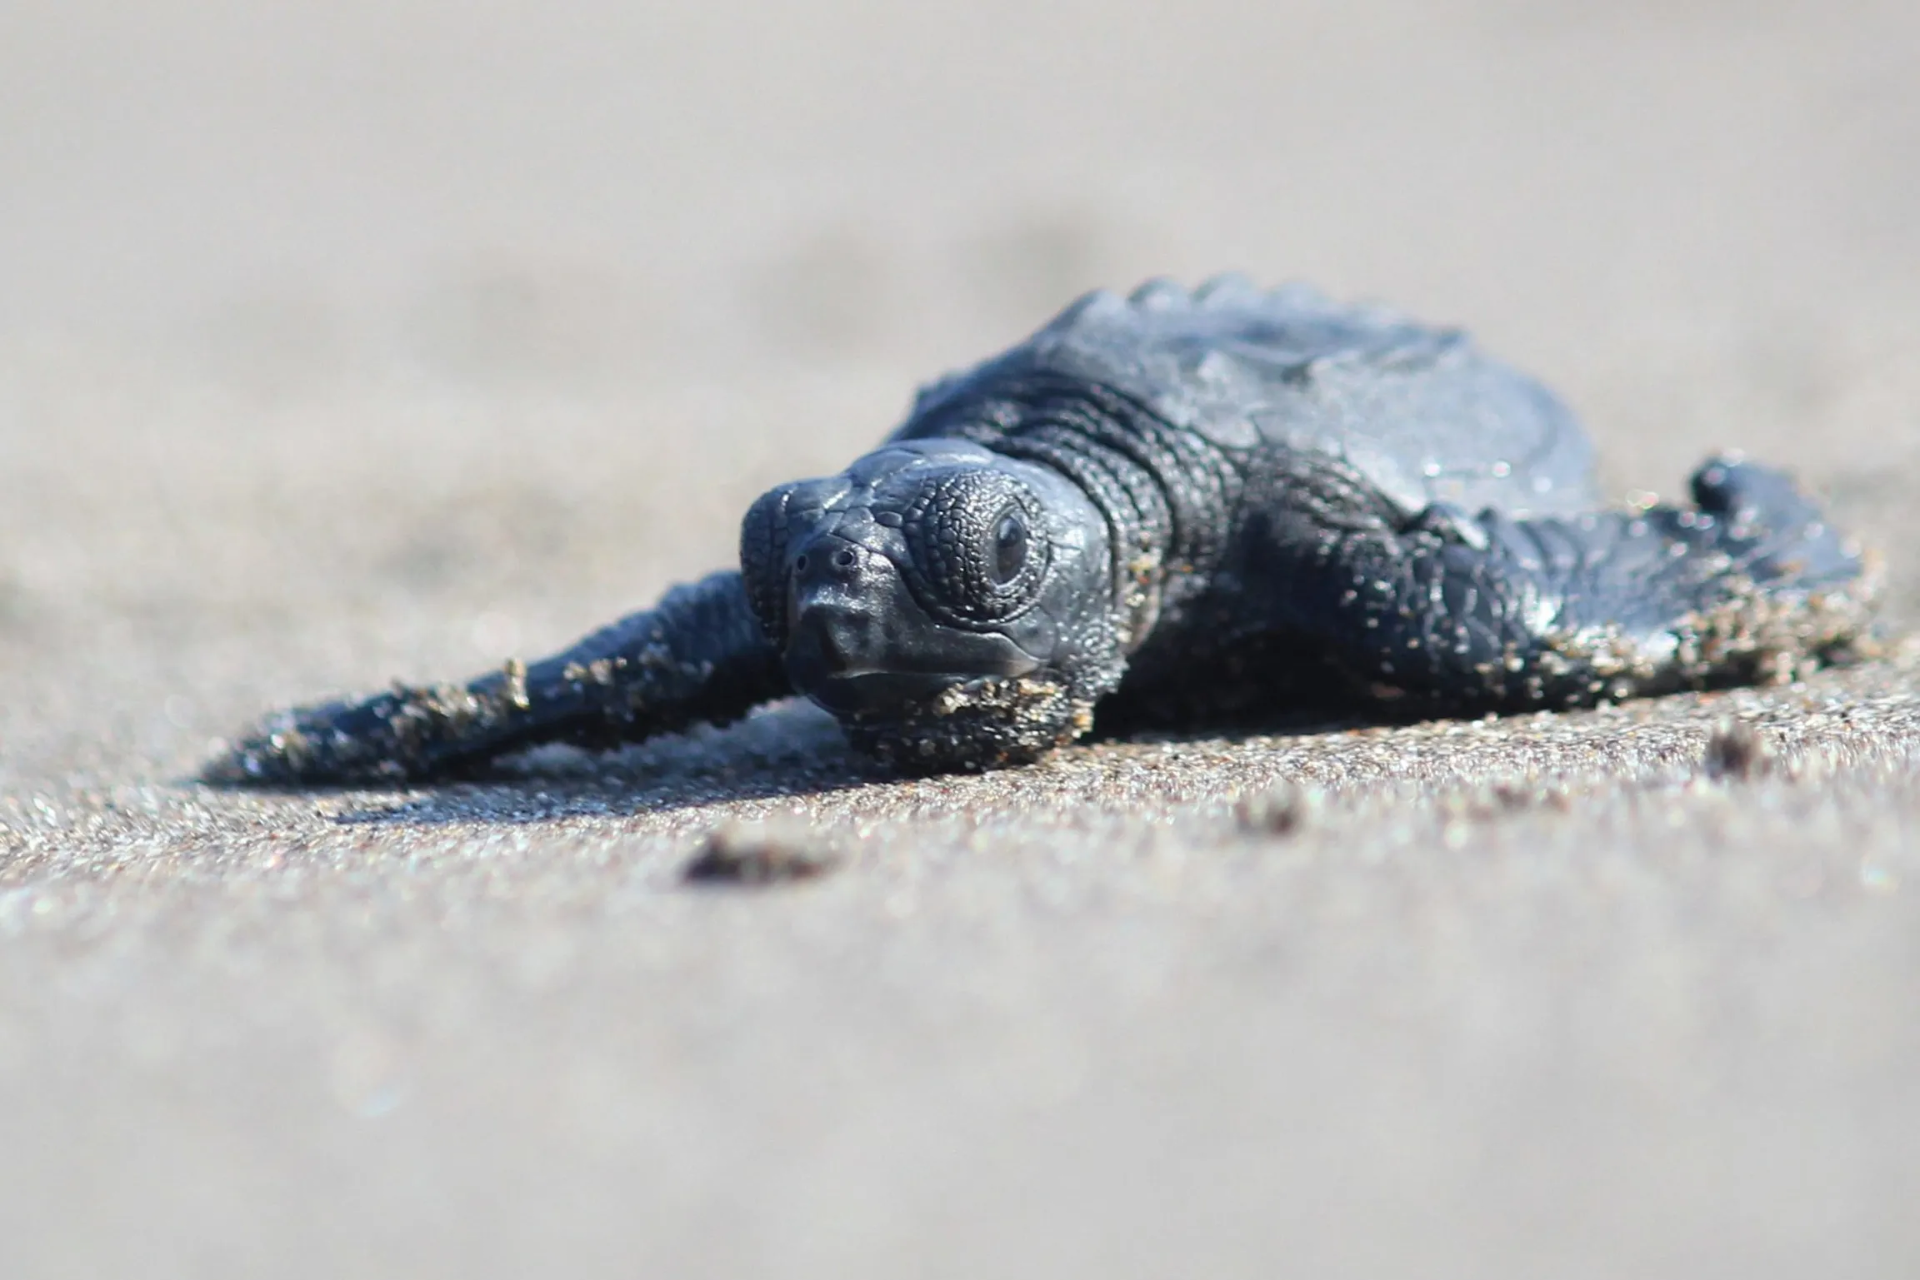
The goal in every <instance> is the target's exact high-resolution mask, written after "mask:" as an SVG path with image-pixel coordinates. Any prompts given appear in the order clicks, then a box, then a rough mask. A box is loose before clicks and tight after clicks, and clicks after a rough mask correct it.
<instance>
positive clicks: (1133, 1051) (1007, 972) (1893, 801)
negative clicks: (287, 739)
mask: <svg viewBox="0 0 1920 1280" xmlns="http://www.w3.org/2000/svg"><path fill="white" fill-rule="evenodd" d="M16 8H17V9H18V12H15V13H12V14H9V15H8V16H7V17H6V18H5V19H4V20H3V21H0V85H5V86H7V87H6V89H5V90H4V91H0V281H5V285H4V290H3V291H0V685H3V687H4V689H5V694H6V696H5V697H4V698H3V699H0V1274H4V1275H6V1276H8V1277H41V1276H47V1277H51V1276H68V1275H73V1276H80V1275H138V1276H143V1277H155V1278H158V1277H170V1276H181V1277H188V1276H191V1277H216V1276H236V1277H238V1276H259V1275H273V1276H283V1277H303V1276H316V1277H318V1276H337V1275H356V1276H408V1277H438V1276H446V1277H455V1276H458V1277H462V1278H463V1280H471V1278H474V1277H492V1276H502V1277H505V1276H523V1275H527V1276H563V1275H564V1276H599V1275H608V1276H616V1275H617V1276H632V1275H651V1276H675V1275H728V1276H758V1275H768V1276H772V1275H781V1276H794V1275H802V1276H823V1277H827V1276H830V1277H867V1276H871V1277H898V1276H906V1275H913V1276H929V1277H933V1276H943V1277H944V1276H954V1277H961V1276H966V1277H974V1276H987V1275H996V1276H998V1275H1009V1276H1035V1277H1067V1276H1096V1275H1097V1276H1103V1277H1129V1276H1140V1277H1148V1276H1168V1275H1193V1276H1208V1277H1227V1276H1249V1277H1252V1276H1260V1277H1269V1276H1276V1275H1299V1276H1308V1277H1344V1276H1369V1277H1371V1276H1409V1277H1412V1276H1419V1277H1423V1278H1431V1277H1455V1276H1457V1277H1461V1278H1463V1280H1467V1278H1472V1280H1485V1278H1486V1277H1493V1276H1513V1277H1536V1276H1543V1275H1552V1276H1561V1277H1581V1276H1593V1277H1601V1276H1623V1275H1630V1276H1647V1277H1665V1276H1673V1277H1682V1276H1684V1277H1687V1278H1688V1280H1699V1278H1701V1277H1711V1276H1722V1275H1724V1276H1728V1277H1734V1276H1738V1277H1741V1278H1742V1280H1755V1278H1757V1277H1770V1276H1781V1277H1789V1276H1793V1277H1798V1276H1807V1275H1820V1276H1824V1277H1856V1276H1857V1277H1891V1276H1901V1275H1910V1274H1915V1273H1916V1272H1920V1225H1916V1223H1920V1218H1917V1217H1916V1215H1915V1213H1914V1212H1913V1206H1915V1205H1916V1204H1920V1157H1917V1156H1916V1154H1915V1153H1916V1152H1920V840H1917V839H1916V837H1915V833H1916V832H1920V772H1917V771H1916V770H1917V769H1920V648H1916V647H1915V646H1914V645H1913V644H1911V643H1909V642H1908V641H1907V640H1906V639H1905V637H1906V635H1907V634H1908V632H1909V631H1910V630H1911V629H1912V628H1913V625H1914V624H1915V622H1916V621H1920V555H1917V554H1916V553H1915V551H1914V548H1915V546H1916V545H1920V505H1916V504H1915V503H1914V502H1913V500H1912V497H1911V491H1912V489H1913V487H1914V486H1915V485H1916V484H1920V289H1917V288H1916V282H1917V281H1920V87H1917V86H1920V81H1917V80H1916V79H1915V77H1914V76H1913V74H1912V70H1913V58H1914V50H1915V49H1916V47H1920V10H1914V9H1913V8H1912V7H1911V6H1905V5H1897V4H1893V3H1885V4H1878V5H1875V4H1857V5H1847V4H1838V5H1836V4H1827V5H1822V6H1814V5H1811V4H1807V5H1801V4H1792V3H1784V2H1783V3H1773V4H1764V5H1731V4H1723V3H1716V2H1711V0H1709V2H1704V3H1698V4H1694V5H1690V6H1686V7H1684V8H1683V9H1674V8H1671V7H1661V6H1656V5H1648V4H1640V3H1631V4H1624V5H1614V6H1610V7H1604V8H1601V7H1595V6H1590V5H1577V4H1572V3H1565V4H1559V3H1548V4H1538V5H1534V4H1521V3H1518V2H1517V0H1445V2H1443V3H1435V4H1414V3H1411V0H1407V2H1405V3H1386V4H1378V5H1365V6H1354V5H1344V6H1342V5H1333V4H1321V3H1311V2H1309V0H1288V2H1287V3H1282V4H1276V5H1271V6H1265V7H1260V6H1241V5H1234V4H1229V3H1226V2H1225V0H1199V2H1198V3H1193V4H1188V5H1183V6H1174V5H1170V4H1168V5H1162V4H1155V3H1148V2H1146V0H1126V2H1125V3H1108V4H1103V5H1094V4H1090V3H1086V4H1081V3H1045V4H1040V5H1014V4H1011V3H1002V2H1001V0H985V2H982V3H975V4H969V5H958V4H933V5H923V6H912V7H903V6H881V5H874V4H866V3H855V2H854V0H812V2H811V3H809V4H807V5H804V6H778V5H772V4H763V5H749V4H743V3H726V4H718V5H710V6H705V7H702V8H700V9H698V10H697V11H696V10H693V9H691V8H688V9H686V10H684V11H683V10H679V9H673V8H669V7H666V6H650V5H639V6H616V5H613V4H609V3H600V2H598V0H595V2H594V3H588V4H585V5H581V6H576V7H574V8H572V9H570V10H567V11H566V12H565V13H563V14H556V13H554V12H552V11H551V10H550V9H549V8H547V7H544V6H536V5H532V4H527V3H520V2H518V0H511V2H507V3H501V4H497V5H490V6H483V7H481V8H480V9H471V8H467V9H463V8H458V7H455V6H452V5H446V4H441V3H429V2H428V0H403V2H401V3H396V4H386V5H377V6H376V5H372V4H357V3H356V4H344V5H341V4H335V5H321V4H300V5H294V6H280V7H273V8H271V10H269V9H268V8H260V9H259V10H258V11H253V10H249V9H247V8H245V7H242V6H215V7H211V8H210V7H207V6H196V5H188V4H185V3H183V2H181V0H163V2H162V3H156V4H150V5H147V6H142V7H140V8H139V10H138V12H137V13H136V12H133V11H129V10H125V9H123V8H122V7H120V6H110V5H107V4H105V3H94V2H91V0H89V2H88V3H80V4H61V5H55V4H52V3H35V2H32V0H30V2H29V3H27V4H26V5H24V6H16ZM1228 267H1233V268H1240V269H1244V270H1247V271H1249V272H1251V273H1253V274H1255V275H1257V276H1259V277H1261V278H1264V279H1268V280H1274V281H1279V280H1286V279H1295V278H1300V279H1308V280H1312V281H1314V282H1316V283H1318V284H1320V285H1321V286H1322V287H1324V288H1326V289H1328V290H1329V291H1331V292H1334V293H1336V294H1338V295H1341V296H1346V297H1364V298H1380V299H1387V300H1390V301H1392V302H1393V303H1395V304H1396V305H1399V306H1402V307H1404V308H1406V309H1407V310H1409V311H1411V312H1413V313H1415V314H1417V315H1420V316H1422V317H1424V318H1427V319H1431V320H1434V321H1439V322H1447V323H1459V324H1464V325H1466V326H1468V327H1469V328H1471V329H1472V330H1473V331H1474V332H1475V333H1476V335H1477V336H1478V337H1479V339H1480V340H1481V341H1482V343H1483V344H1484V345H1486V346H1487V347H1488V348H1490V349H1492V350H1494V351H1496V352H1498V353H1500V354H1501V355H1502V356H1504V357H1506V358H1508V359H1510V360H1512V361H1513V362H1515V363H1517V364H1520V365H1522V366H1524V367H1526V368H1528V369H1531V370H1533V371H1535V372H1537V373H1539V374H1540V375H1541V376H1542V377H1543V378H1544V379H1546V380H1547V381H1548V382H1549V383H1551V384H1552V385H1553V386H1554V387H1555V388H1557V389H1558V390H1560V391H1561V392H1562V393H1563V394H1564V395H1565V396H1566V398H1567V399H1568V400H1569V401H1570V402H1571V403H1572V404H1573V405H1574V406H1575V407H1576V409H1577V410H1578V411H1579V412H1580V413H1581V415H1582V416H1583V417H1584V418H1585V419H1586V421H1587V422H1588V423H1589V425H1590V427H1591V428H1592V431H1593V434H1594V437H1595V439H1596V441H1597V443H1598V445H1599V449H1600V452H1601V454H1602V456H1603V458H1604V460H1605V468H1606V470H1605V474H1606V477H1607V485H1608V489H1609V491H1610V492H1612V493H1614V494H1616V495H1618V496H1619V497H1621V498H1623V499H1624V498H1625V497H1626V496H1627V495H1628V494H1629V493H1630V492H1634V491H1640V490H1654V491H1658V492H1660V493H1663V494H1666V495H1669V496H1672V495H1675V494H1678V493H1679V492H1681V484H1682V480H1683V478H1684V476H1685V474H1686V473H1687V471H1688V470H1689V469H1690V468H1691V466H1692V465H1693V464H1694V463H1695V462H1696V461H1698V460H1699V459H1701V458H1703V457H1704V456H1706V455H1707V454H1708V453H1709V452H1711V451H1712V450H1714V449H1716V448H1722V447H1739V448H1744V449H1746V450H1747V451H1749V452H1750V453H1752V454H1753V455H1754V456H1756V457H1761V458H1764V459H1766V460H1768V461H1771V462H1775V463H1779V464H1781V465H1785V466H1788V467H1790V468H1792V469H1793V470H1794V471H1795V473H1796V474H1797V475H1798V476H1800V477H1801V478H1802V479H1803V480H1804V481H1805V482H1806V483H1807V484H1808V485H1810V486H1811V487H1813V488H1814V489H1815V490H1817V491H1818V492H1820V493H1821V494H1822V495H1823V496H1824V497H1825V498H1826V499H1827V501H1828V502H1829V503H1830V505H1831V508H1832V511H1833V514H1834V518H1835V519H1836V520H1837V521H1839V522H1840V523H1841V524H1843V525H1844V526H1845V527H1847V528H1848V529H1850V530H1853V531H1855V532H1857V533H1858V535H1859V536H1860V537H1861V538H1862V539H1863V540H1864V541H1865V542H1866V543H1867V544H1868V545H1869V546H1871V547H1873V548H1875V549H1876V551H1877V553H1878V555H1879V556H1880V559H1881V563H1882V565H1883V568H1884V572H1885V580H1886V588H1885V605H1884V609H1883V613H1884V619H1885V625H1884V639H1885V644H1884V652H1883V653H1882V655H1881V656H1879V657H1877V658H1875V659H1873V660H1871V661H1867V662H1865V663H1863V664H1861V665H1858V666H1854V667H1851V668H1848V669H1845V670H1833V671H1828V672H1824V673H1822V674H1820V675H1819V676H1817V677H1815V678H1813V679H1810V680H1809V681H1807V682H1806V683H1804V684H1801V685H1794V686H1790V687H1778V688H1769V689H1759V690H1740V691H1733V692H1727V693H1719V694H1702V695H1685V696H1679V697H1674V698H1669V699H1663V700H1658V701H1650V702H1642V703H1630V704H1626V705H1622V706H1619V707H1611V708H1603V709H1600V710H1597V711H1592V712H1583V713H1578V714H1564V715H1541V716H1525V717H1515V718H1509V719H1504V720H1488V721H1476V722H1471V723H1450V722H1442V723H1432V724H1422V725H1412V726H1398V727H1370V726H1364V725H1361V726H1351V725H1348V726H1331V727H1326V728H1318V729H1306V730H1301V729H1299V728H1297V727H1296V728H1289V729H1287V730H1286V731H1284V732H1280V731H1276V732H1272V733H1267V734H1246V733H1237V734H1234V735H1230V736H1208V735H1205V734H1196V735H1184V736H1170V737H1153V738H1148V739H1140V740H1129V741H1100V742H1096V743H1092V744H1090V745H1084V746H1078V747H1074V748H1072V749H1069V750H1066V751H1063V752H1061V753H1059V754H1058V755H1057V756H1056V757H1054V758H1052V759H1050V760H1048V761H1046V762H1044V763H1042V764H1040V765H1037V766H1034V767H1030V768H1025V769H1018V770H1012V771H1007V772H1004V773H998V774H993V775H990V776H982V777H951V778H937V779H931V780H923V781H900V780H897V779H893V778H890V777H887V776H886V775H884V774H883V773H881V772H880V771H879V770H878V769H877V768H876V767H874V766H872V765H870V764H869V763H867V762H865V761H864V760H862V759H861V758H859V757H857V756H855V755H853V754H852V753H850V752H849V751H848V750H847V748H846V747H845V745H844V744H843V743H842V741H841V739H840V737H839V734H838V731H837V729H836V728H835V726H834V725H833V723H832V721H831V720H829V719H827V718H826V717H825V716H824V715H822V714H821V713H819V712H817V711H815V710H813V709H811V708H809V707H806V706H804V705H783V706H778V707H774V708H771V709H769V710H768V711H766V712H764V713H762V714H759V715H756V716H755V717H753V718H751V719H749V720H748V721H746V722H745V723H742V724H739V725H735V726H732V727H730V728H727V729H721V730H701V731H698V732H695V733H692V734H689V735H685V736H680V737H670V738H663V739H660V740H658V741H655V742H651V743H648V744H644V745H641V746H637V747H634V748H631V749H628V750H625V751H621V752H618V753H614V754H612V755H608V756H601V757H595V756H588V755H585V754H581V753H578V752H574V751H571V750H566V749H558V748H555V749H548V750H543V751H540V752H537V753H534V754H532V755H529V756H526V757H523V758H521V759H518V760H515V761H512V762H509V763H508V764H506V765H504V766H502V767H501V768H500V769H499V770H498V771H497V772H496V773H494V774H492V775H490V776H488V777H487V778H485V779H484V780H481V781H477V782H464V783H458V784H452V785H447V786H443V787H427V788H419V789H411V790H368V791H337V790H329V791H315V792H301V793H247V792H235V791H228V790H216V789H211V788H207V787H204V786H201V785H199V784H197V783H196V782H195V781H194V775H195V772H196V770H197V769H198V768H199V767H200V765H201V764H202V762H204V761H205V760H206V759H207V758H208V757H209V756H210V754H212V753H213V752H215V751H216V750H217V749H218V746H219V743H220V741H221V740H222V739H223V738H224V737H226V736H227V735H230V734H233V733H236V732H237V731H239V730H240V729H242V728H244V727H245V726H246V725H247V724H248V723H249V722H250V721H252V720H253V719H254V718H256V717H257V716H259V715H260V714H262V713H264V712H266V711H268V710H269V709H272V708H274V707H277V706H282V705H285V704H287V703H289V702H293V701H298V700H310V699H312V698H314V697H316V696H319V695H325V694H330V693H339V692H349V691H364V690H371V689H376V688H379V687H381V686H382V685H384V684H386V683H387V682H388V681H390V680H393V679H395V678H401V679H408V680H422V679H437V678H446V677H452V676H461V675H469V674H473V673H476V672H478V671H481V670H484V669H487V668H489V667H492V666H494V665H496V664H498V663H499V662H501V661H502V660H503V659H505V658H506V657H508V656H510V655H521V656H536V655H539V654H541V653H544V652H547V651H550V650H552V649H554V648H557V647H558V646H560V645H562V644H565V643H567V642H568V641H570V640H572V639H573V638H574V637H575V636H577V635H579V634H581V633H583V632H584V631H586V630H588V629H590V628H591V627H593V626H596V625H598V624H599V623H602V622H604V621H607V620H609V619H611V618H612V617H614V616H616V615H618V614H620V613H623V612H625V611H628V610H630V609H633V608H636V607H639V606H641V605H643V604H646V603H648V602H650V601H651V600H652V599H654V598H655V597H656V596H657V595H658V593H659V592H660V591H662V590H663V589H664V588H665V587H666V586H668V585H669V584H671V583H673V582H676V581H681V580H686V579H691V578H694V577H696V576H699V575H700V574H702V573H704V572H706V571H708V570H709V569H712V568H717V567H720V566H722V565H724V564H726V563H727V562H728V561H729V559H730V557H731V556H732V554H733V546H734V540H735V536H736V530H737V523H738V520H739V517H740V514H741V513H742V512H743V511H744V509H745V508H746V506H747V504H748V503H749V502H750V501H751V500H752V498H753V497H754V496H755V495H756V494H758V493H759V492H761V491H762V490H763V489H764V488H766V487H767V486H769V485H770V484H772V483H775V482H778V481H781V480H785V479H791V478H794V477H797V476H801V475H813V474H821V473H824V472H831V471H833V470H837V469H838V468H839V467H840V466H841V465H842V464H844V463H845V462H846V461H848V460H849V459H851V458H852V457H854V456H856V455H857V454H859V453H860V452H862V451H864V450H865V449H866V448H868V447H869V446H870V445H871V444H873V443H874V442H875V441H876V440H878V439H879V438H880V437H881V436H882V435H884V434H885V433H886V432H887V431H888V430H889V429H890V428H891V427H892V426H893V425H894V423H896V422H897V421H898V420H899V417H900V416H901V414H902V412H903V411H904V409H905V407H906V405H907V403H908V401H909V399H910V397H911V394H912V391H913V389H914V387H915V385H916V384H917V383H919V382H921V381H924V380H926V379H928V378H931V377H933V376H935V375H936V374H938V373H940V372H942V371H944V370H946V369H949V368H952V367H954V366H957V365H961V364H964V363H967V362H969V361H971V360H974V359H976V358H978V357H981V356H984V355H986V354H989V353H990V352H992V351H994V350H996V349H997V348H999V347H1001V346H1004V345H1007V344H1008V343H1010V342H1012V341H1014V340H1016V339H1017V338H1019V337H1020V336H1022V335H1023V334H1024V333H1026V332H1027V331H1029V330H1030V329H1032V328H1033V327H1034V326H1035V325H1037V324H1038V323H1040V322H1041V321H1043V320H1044V319H1046V318H1047V317H1048V316H1049V315H1050V314H1051V313H1052V312H1053V311H1054V310H1056V309H1057V308H1058V307H1059V306H1061V305H1063V304H1064V303H1065V302H1066V301H1068V300H1069V299H1070V298H1071V297H1073V296H1074V295H1075V294H1076V293H1078V292H1079V291H1080V290H1082V289H1085V288H1088V287H1092V286H1095V285H1113V286H1129V285H1131V284H1133V283H1135V282H1137V281H1138V280H1140V279H1142V278H1145V277H1147V276H1151V275H1155V274H1171V275H1174V276H1178V277H1181V278H1184V279H1188V280H1194V279H1198V278H1199V277H1202V276H1204V275H1207V274H1210V273H1212V272H1214V271H1217V270H1220V269H1223V268H1228ZM1734 725H1744V726H1747V729H1746V730H1742V731H1738V735H1737V742H1736V744H1735V747H1736V749H1731V750H1730V749H1729V748H1728V747H1727V745H1726V743H1727V741H1728V739H1727V737H1726V735H1727V733H1728V732H1729V726H1734ZM1716 735H1719V737H1718V739H1717V741H1718V744H1719V745H1715V744H1716ZM1742 744H1744V745H1742ZM716 839H718V840H719V841H720V842H721V843H722V844H723V845H726V846H727V847H730V848H746V849H749V850H751V849H753V848H756V847H763V846H771V847H774V848H775V849H776V851H780V852H782V853H783V854H785V855H787V856H791V857H794V858H797V859H799V861H800V863H802V864H803V865H804V866H805V867H806V868H808V869H810V870H812V871H813V872H814V874H811V875H808V876H806V877H804V878H802V879H798V880H794V881H791V882H778V883H770V884H765V885H761V886H740V885H725V884H708V883H689V882H688V881H687V880H686V879H685V878H684V875H683V872H684V869H685V868H686V867H687V865H688V864H689V862H690V861H691V860H693V859H695V858H696V857H698V856H699V855H700V854H701V853H702V851H703V850H706V849H709V848H710V847H711V846H712V845H713V842H714V841H715V840H716Z"/></svg>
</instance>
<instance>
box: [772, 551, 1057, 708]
mask: <svg viewBox="0 0 1920 1280" xmlns="http://www.w3.org/2000/svg"><path fill="white" fill-rule="evenodd" d="M787 618H788V620H789V623H788V631H787V646H786V652H785V654H784V660H785V663H786V668H787V678H788V679H789V680H791V681H792V682H793V687H794V688H795V689H797V690H799V691H800V692H801V693H803V694H805V695H806V696H808V697H810V698H812V699H813V700H814V701H815V702H817V703H819V704H820V705H821V706H823V707H825V708H826V709H827V710H829V711H832V712H835V713H836V714H842V713H849V712H861V711H878V710H884V709H887V708H889V707H896V708H897V707H900V706H902V705H905V704H906V703H909V702H913V701H917V700H920V699H923V698H926V697H930V696H932V695H933V694H935V693H937V692H939V691H940V690H941V689H942V688H945V687H946V686H947V685H950V684H955V683H957V682H959V681H962V680H971V679H974V678H976V677H979V676H983V675H1001V676H1014V675H1025V674H1027V673H1028V672H1030V671H1033V670H1034V669H1035V668H1037V667H1038V666H1039V663H1038V662H1037V660H1035V659H1034V658H1033V657H1032V656H1030V655H1029V654H1027V653H1025V652H1023V651H1022V650H1020V649H1019V648H1018V647H1017V646H1015V645H1014V644H1013V643H1012V642H1011V641H1010V640H1008V639H1007V638H1006V637H1004V636H1000V635H995V634H990V633H976V632H962V631H956V630H954V629H953V628H950V627H945V626H942V625H940V624H939V623H938V622H936V621H934V620H933V619H932V618H930V617H928V616H927V614H926V612H925V611H924V610H923V609H921V608H920V606H919V604H918V603H917V602H916V601H915V600H914V599H913V594H912V592H910V591H909V590H908V589H907V586H906V583H905V582H904V581H903V580H902V579H901V577H900V572H899V570H898V569H896V568H895V567H894V564H893V562H892V561H891V560H889V559H888V558H887V557H886V556H884V555H882V554H880V553H879V552H878V551H875V550H873V549H872V548H870V547H867V546H864V545H862V544H861V543H860V542H857V541H855V540H854V539H851V538H848V537H845V536H843V535H842V534H840V533H826V534H822V535H820V536H818V537H816V538H814V539H813V540H812V541H811V542H809V543H808V544H807V545H806V546H805V547H804V548H803V549H802V550H801V551H800V553H799V554H798V555H796V556H795V557H794V559H793V566H792V572H791V574H790V576H789V579H788V599H787Z"/></svg>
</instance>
